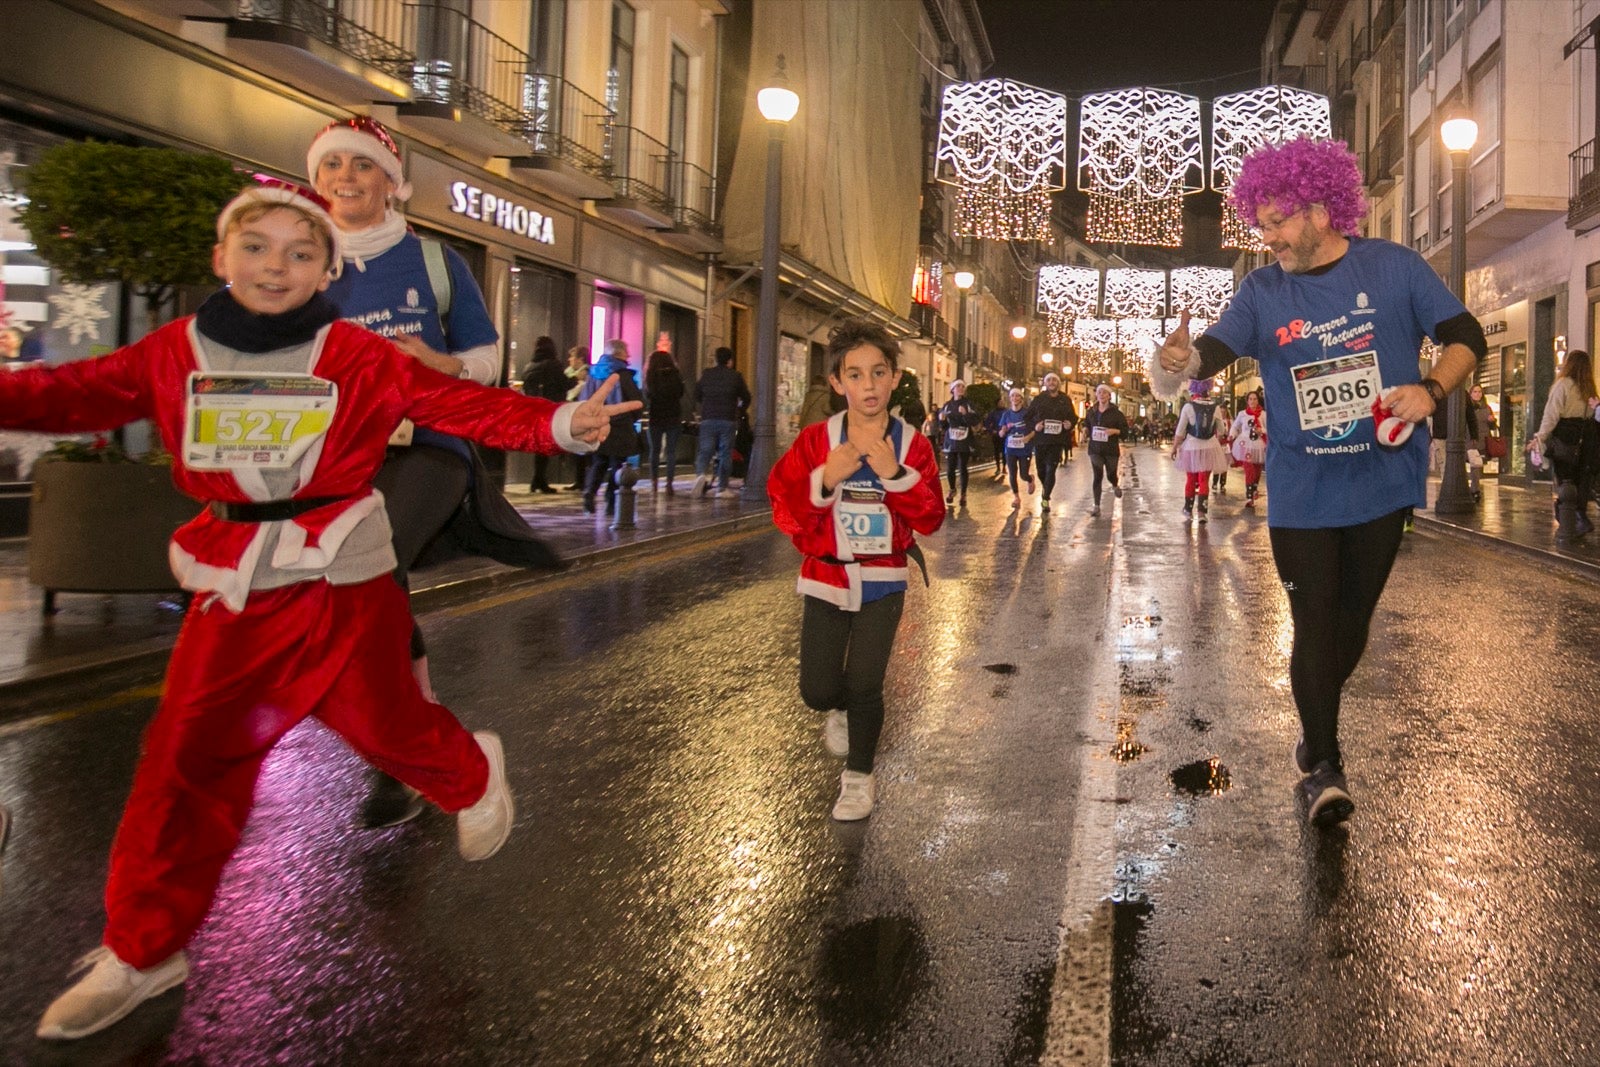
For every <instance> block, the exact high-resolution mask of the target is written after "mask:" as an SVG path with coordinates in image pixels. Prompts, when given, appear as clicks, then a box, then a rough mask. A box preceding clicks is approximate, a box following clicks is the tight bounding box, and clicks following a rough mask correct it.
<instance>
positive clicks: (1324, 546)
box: [1268, 509, 1406, 767]
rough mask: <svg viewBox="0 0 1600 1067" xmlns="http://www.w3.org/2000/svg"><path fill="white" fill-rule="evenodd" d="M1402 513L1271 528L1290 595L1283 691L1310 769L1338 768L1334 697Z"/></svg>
mask: <svg viewBox="0 0 1600 1067" xmlns="http://www.w3.org/2000/svg"><path fill="white" fill-rule="evenodd" d="M1405 519H1406V511H1405V509H1401V510H1400V511H1396V512H1392V513H1390V514H1388V515H1384V516H1382V517H1381V518H1377V519H1373V520H1372V521H1371V522H1364V523H1362V524H1361V525H1359V526H1342V527H1336V528H1334V529H1327V530H1289V529H1283V528H1280V527H1273V528H1271V530H1269V531H1268V532H1269V534H1270V535H1271V539H1272V559H1273V562H1274V563H1275V564H1276V565H1277V568H1278V577H1279V579H1281V580H1282V582H1283V588H1284V590H1285V591H1286V592H1287V593H1288V594H1289V614H1290V616H1291V617H1292V618H1293V619H1294V641H1293V644H1292V645H1291V651H1290V653H1289V687H1290V689H1292V690H1293V692H1294V703H1295V707H1296V709H1298V711H1299V712H1300V728H1301V729H1302V730H1304V731H1305V738H1306V754H1307V758H1308V759H1309V760H1310V762H1311V765H1312V766H1313V767H1314V766H1316V765H1317V764H1319V763H1321V762H1323V761H1324V760H1331V761H1333V762H1334V763H1335V764H1339V763H1340V755H1339V698H1340V692H1341V690H1343V688H1344V683H1345V682H1346V681H1348V680H1349V678H1350V675H1351V674H1352V673H1354V672H1355V669H1356V664H1358V663H1360V662H1361V654H1362V652H1363V651H1365V650H1366V647H1367V630H1368V627H1369V626H1370V624H1371V622H1372V612H1373V610H1374V609H1376V608H1377V606H1378V597H1379V596H1381V595H1382V594H1383V586H1384V583H1385V582H1387V581H1388V580H1389V569H1390V568H1391V567H1393V566H1394V558H1395V554H1396V553H1397V552H1399V551H1400V539H1401V537H1402V536H1403V535H1404V527H1405Z"/></svg>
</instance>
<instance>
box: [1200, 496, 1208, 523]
mask: <svg viewBox="0 0 1600 1067" xmlns="http://www.w3.org/2000/svg"><path fill="white" fill-rule="evenodd" d="M1208 510H1209V509H1208V508H1207V507H1206V498H1205V497H1201V498H1200V525H1201V526H1204V525H1205V524H1206V512H1207V511H1208Z"/></svg>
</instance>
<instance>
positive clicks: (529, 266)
mask: <svg viewBox="0 0 1600 1067" xmlns="http://www.w3.org/2000/svg"><path fill="white" fill-rule="evenodd" d="M572 286H573V282H572V277H571V276H570V275H567V274H562V273H560V272H559V271H553V270H548V269H546V268H544V267H541V266H538V265H537V264H534V263H530V262H527V261H526V260H520V259H519V260H517V262H516V263H514V264H513V265H512V267H511V322H510V324H509V327H508V328H507V330H506V360H507V362H508V363H509V364H510V371H511V373H512V374H513V375H515V376H516V377H517V378H519V379H520V378H522V377H523V371H524V370H526V369H527V366H528V363H529V361H530V360H532V359H533V342H534V341H535V340H537V339H538V338H540V337H548V338H550V339H551V340H552V341H554V342H555V343H556V354H557V355H558V356H560V357H561V365H562V366H563V367H564V366H566V354H567V349H568V348H570V347H572V346H573V345H575V344H581V343H582V340H581V339H579V338H577V337H575V336H574V335H573V330H572Z"/></svg>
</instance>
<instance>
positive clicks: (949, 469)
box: [944, 452, 972, 496]
mask: <svg viewBox="0 0 1600 1067" xmlns="http://www.w3.org/2000/svg"><path fill="white" fill-rule="evenodd" d="M971 458H972V453H970V452H946V453H945V454H944V469H945V476H946V477H948V478H949V479H950V495H951V496H955V495H956V490H957V486H956V474H957V472H959V473H960V475H961V485H960V491H961V495H962V496H966V495H967V462H968V461H969V460H970V459H971Z"/></svg>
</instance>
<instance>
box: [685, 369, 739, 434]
mask: <svg viewBox="0 0 1600 1067" xmlns="http://www.w3.org/2000/svg"><path fill="white" fill-rule="evenodd" d="M694 398H695V400H696V402H698V403H699V405H700V417H701V418H702V419H725V420H727V421H728V422H732V421H733V420H734V419H737V418H738V417H739V410H740V409H741V408H745V407H749V406H750V387H749V386H747V385H745V384H744V375H742V374H740V373H739V372H738V371H736V370H734V369H733V368H732V367H708V368H706V371H705V373H703V374H701V375H700V380H699V381H698V382H695V383H694Z"/></svg>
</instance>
